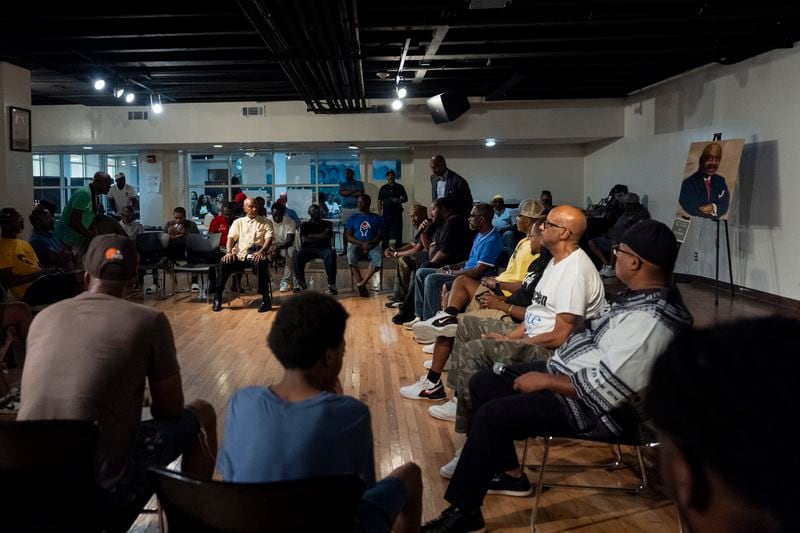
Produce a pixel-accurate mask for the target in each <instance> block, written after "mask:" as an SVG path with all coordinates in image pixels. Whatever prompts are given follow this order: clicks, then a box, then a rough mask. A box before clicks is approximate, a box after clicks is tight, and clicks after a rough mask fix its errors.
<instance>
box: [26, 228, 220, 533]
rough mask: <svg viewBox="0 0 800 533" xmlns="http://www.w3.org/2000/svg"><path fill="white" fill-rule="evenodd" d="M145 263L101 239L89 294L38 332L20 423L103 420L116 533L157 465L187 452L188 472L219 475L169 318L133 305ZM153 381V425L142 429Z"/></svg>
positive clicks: (126, 245)
mask: <svg viewBox="0 0 800 533" xmlns="http://www.w3.org/2000/svg"><path fill="white" fill-rule="evenodd" d="M137 264H138V258H137V254H136V245H135V244H134V242H133V241H132V240H130V239H128V238H127V237H122V236H118V235H101V236H99V237H95V238H94V239H93V240H92V243H91V245H90V246H89V250H88V251H87V253H86V256H85V266H86V273H85V279H86V284H87V285H88V287H89V288H88V290H87V292H85V293H83V294H81V295H80V296H78V297H77V298H72V299H70V300H65V301H63V302H59V303H58V304H55V305H53V306H50V307H48V308H47V309H45V310H44V311H42V312H41V313H39V314H38V315H36V318H35V319H34V321H33V324H32V325H31V329H30V332H29V336H28V349H27V360H26V362H25V369H24V371H23V373H22V386H21V388H22V405H21V406H20V411H19V417H18V419H19V420H52V419H77V420H96V421H97V422H98V424H99V429H100V440H99V442H98V446H97V459H96V462H95V465H96V471H95V476H96V478H97V481H98V484H99V486H100V489H101V493H102V494H101V497H102V501H103V505H104V509H107V510H108V523H107V524H106V526H107V528H108V530H113V531H117V530H126V529H127V526H128V525H129V524H130V523H131V522H132V521H133V519H134V518H135V516H136V515H137V514H138V513H139V511H140V509H141V508H142V506H144V504H145V503H146V501H147V500H148V499H149V498H150V495H152V493H153V487H152V486H150V484H149V483H148V481H147V475H146V474H147V468H148V467H149V466H151V465H160V466H166V465H167V464H169V463H170V462H172V461H174V460H175V459H177V458H178V456H179V455H181V454H183V461H182V463H181V468H182V469H183V470H184V471H185V472H189V473H191V474H194V475H198V476H203V477H211V474H212V473H213V468H214V458H215V455H216V453H215V452H216V419H215V415H214V409H213V408H212V407H211V406H210V405H209V404H208V403H206V402H203V401H200V400H196V401H194V402H192V403H190V404H189V405H188V406H186V407H184V404H183V401H184V400H183V389H182V386H181V374H180V369H179V367H178V360H177V358H176V356H175V343H174V342H173V336H172V329H171V328H170V325H169V321H168V320H167V317H166V316H164V313H162V312H161V311H158V310H156V309H153V308H151V307H145V306H143V305H139V304H135V303H132V302H129V301H127V300H125V293H126V290H127V287H128V285H129V283H130V281H131V280H132V279H133V278H134V277H135V276H136V271H137ZM122 317H124V318H122ZM76 332H80V334H78V335H76ZM66 355H68V357H65V356H66ZM145 382H147V384H148V386H149V390H150V395H151V398H152V399H151V407H150V414H151V415H152V416H153V418H152V419H151V420H146V421H144V422H140V420H141V418H142V402H143V398H144V390H145ZM122 527H124V529H121V528H122Z"/></svg>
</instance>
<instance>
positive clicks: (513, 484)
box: [486, 472, 533, 496]
mask: <svg viewBox="0 0 800 533" xmlns="http://www.w3.org/2000/svg"><path fill="white" fill-rule="evenodd" d="M532 492H533V487H531V482H530V481H528V476H526V475H525V474H522V477H513V476H509V475H508V474H506V473H505V472H502V473H499V474H495V475H494V477H493V478H492V480H491V481H490V482H489V490H488V491H487V492H486V494H504V495H506V496H530V494H531V493H532Z"/></svg>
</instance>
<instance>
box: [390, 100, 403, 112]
mask: <svg viewBox="0 0 800 533" xmlns="http://www.w3.org/2000/svg"><path fill="white" fill-rule="evenodd" d="M392 109H394V110H395V111H400V110H401V109H403V102H402V101H401V100H394V101H392Z"/></svg>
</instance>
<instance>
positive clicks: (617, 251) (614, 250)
mask: <svg viewBox="0 0 800 533" xmlns="http://www.w3.org/2000/svg"><path fill="white" fill-rule="evenodd" d="M611 252H612V253H613V254H614V255H617V254H628V255H632V256H633V257H639V256H638V255H636V254H635V253H633V252H629V251H627V250H623V249H622V248H620V247H619V244H615V245H614V247H613V248H612V249H611Z"/></svg>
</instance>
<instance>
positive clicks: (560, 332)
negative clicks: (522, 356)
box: [523, 313, 582, 349]
mask: <svg viewBox="0 0 800 533" xmlns="http://www.w3.org/2000/svg"><path fill="white" fill-rule="evenodd" d="M581 318H582V317H580V316H578V315H572V314H570V313H559V314H557V315H556V324H555V326H554V327H553V330H552V331H548V332H547V333H542V334H541V335H534V336H533V337H527V338H525V339H523V342H525V343H528V344H538V345H540V346H544V347H545V348H551V349H555V348H558V347H559V346H561V345H562V344H564V342H565V341H566V340H567V338H568V337H569V336H570V335H572V332H573V331H575V328H576V327H577V326H578V323H579V321H580V320H581Z"/></svg>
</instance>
